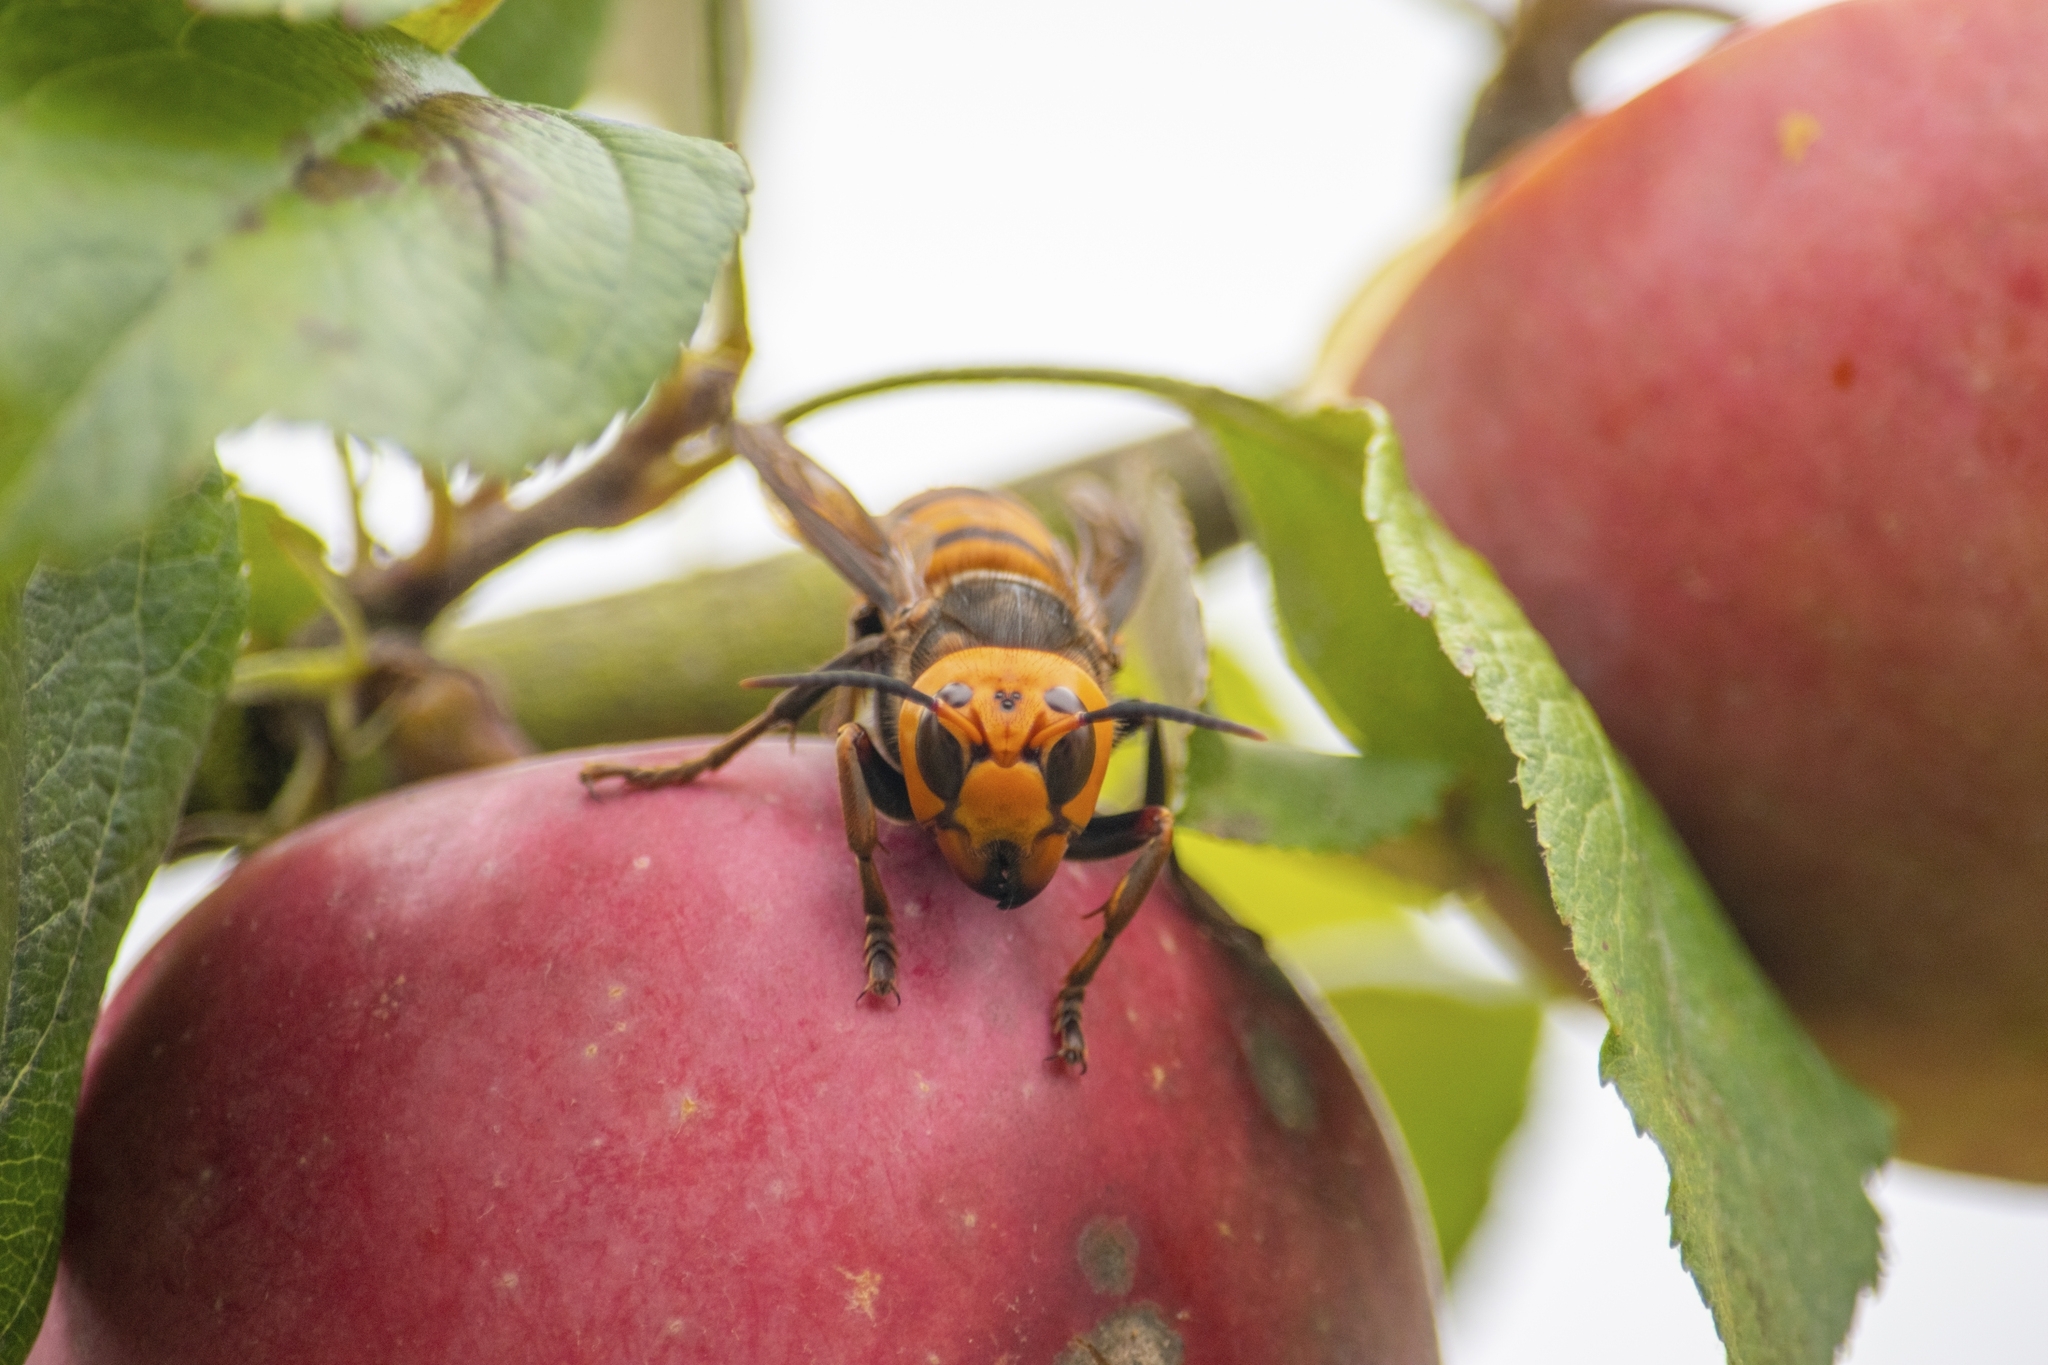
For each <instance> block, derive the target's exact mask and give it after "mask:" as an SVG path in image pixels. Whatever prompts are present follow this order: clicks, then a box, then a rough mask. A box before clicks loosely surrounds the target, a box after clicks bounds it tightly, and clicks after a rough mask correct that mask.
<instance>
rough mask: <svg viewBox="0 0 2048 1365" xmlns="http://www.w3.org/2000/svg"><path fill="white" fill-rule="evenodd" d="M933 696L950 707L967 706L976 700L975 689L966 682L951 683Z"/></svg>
mask: <svg viewBox="0 0 2048 1365" xmlns="http://www.w3.org/2000/svg"><path fill="white" fill-rule="evenodd" d="M932 696H933V697H934V698H936V699H937V700H939V701H942V702H944V703H945V704H946V705H948V706H965V705H967V703H968V702H971V701H973V700H974V689H973V688H971V687H969V686H968V685H967V684H966V683H964V682H949V683H947V684H946V685H945V686H944V687H942V688H940V689H939V690H938V691H936V692H934V693H933V694H932Z"/></svg>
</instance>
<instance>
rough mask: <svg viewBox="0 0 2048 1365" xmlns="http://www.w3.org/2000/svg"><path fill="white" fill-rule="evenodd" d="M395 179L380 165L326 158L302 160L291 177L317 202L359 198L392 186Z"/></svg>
mask: <svg viewBox="0 0 2048 1365" xmlns="http://www.w3.org/2000/svg"><path fill="white" fill-rule="evenodd" d="M397 183H398V182H396V181H395V180H393V179H392V178H391V177H390V175H389V174H387V173H386V172H385V171H384V169H383V168H382V167H380V166H355V165H350V164H349V163H348V162H345V161H330V160H326V159H319V160H313V161H307V162H305V163H303V164H302V165H300V167H299V173H298V174H297V175H295V176H293V177H292V188H293V189H295V190H297V191H298V192H299V193H300V194H301V195H303V196H305V197H306V198H308V199H310V200H312V201H313V202H314V203H316V204H332V203H335V202H337V201H339V200H342V199H360V198H363V197H364V196H366V195H371V194H379V193H383V192H385V191H388V190H391V189H395V188H396V187H397Z"/></svg>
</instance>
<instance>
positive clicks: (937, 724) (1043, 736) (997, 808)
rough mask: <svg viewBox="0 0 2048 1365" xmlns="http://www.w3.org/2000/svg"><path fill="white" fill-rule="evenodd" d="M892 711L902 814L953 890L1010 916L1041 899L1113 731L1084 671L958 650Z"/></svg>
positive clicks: (1097, 790) (1054, 660)
mask: <svg viewBox="0 0 2048 1365" xmlns="http://www.w3.org/2000/svg"><path fill="white" fill-rule="evenodd" d="M916 685H917V688H918V690H919V691H921V692H924V693H925V694H927V695H928V696H930V697H933V698H934V699H936V700H937V702H938V706H937V707H936V708H935V709H931V710H927V709H926V708H924V707H922V706H919V705H917V704H916V703H913V702H904V703H902V709H901V711H899V712H898V714H897V721H896V734H897V745H898V748H899V751H900V756H901V758H902V765H903V777H904V781H905V783H906V784H907V785H908V786H909V788H910V806H911V810H912V811H913V812H915V814H916V815H917V818H918V820H919V821H920V822H922V823H923V824H924V826H925V827H926V828H928V829H929V830H931V832H932V835H933V837H934V838H935V839H937V841H938V845H939V850H940V851H941V852H942V853H944V854H945V855H946V861H947V862H948V863H950V864H952V867H953V870H954V871H955V872H957V873H958V874H959V875H960V880H961V881H964V882H966V883H967V884H968V885H969V886H971V887H973V888H974V889H975V890H976V891H979V892H980V893H981V894H982V895H984V896H987V897H988V898H989V899H990V900H992V901H994V902H995V903H996V904H997V905H998V906H1001V907H1002V908H1003V909H1005V910H1008V909H1011V908H1013V907H1015V906H1019V905H1022V904H1024V902H1026V901H1028V900H1030V899H1031V898H1032V897H1033V896H1035V895H1037V894H1038V893H1039V892H1040V891H1043V890H1044V889H1045V887H1046V883H1048V882H1050V881H1051V880H1052V875H1053V873H1055V872H1057V871H1058V870H1059V866H1060V860H1061V859H1062V858H1064V857H1066V854H1067V836H1068V835H1070V834H1071V833H1073V832H1074V831H1075V830H1078V829H1080V828H1081V827H1082V826H1084V825H1086V824H1087V823H1088V821H1089V820H1090V819H1091V818H1092V817H1093V816H1094V814H1095V800H1096V798H1097V796H1099V795H1100V794H1101V792H1102V775H1103V774H1104V773H1105V772H1107V771H1108V769H1109V748H1110V743H1111V741H1112V740H1113V739H1114V737H1115V731H1116V723H1115V722H1114V721H1110V720H1101V721H1096V722H1094V723H1092V724H1083V723H1081V719H1080V718H1081V716H1082V714H1083V713H1084V712H1088V711H1094V710H1097V709H1099V708H1101V707H1103V706H1105V705H1107V704H1108V699H1107V698H1106V697H1104V696H1103V694H1102V689H1101V688H1100V687H1098V686H1097V685H1096V682H1095V679H1094V678H1092V677H1090V676H1089V675H1088V672H1087V670H1086V669H1084V668H1082V667H1081V666H1080V665H1079V664H1077V663H1075V662H1074V661H1073V660H1071V659H1066V658H1062V657H1061V656H1059V655H1057V654H1047V653H1045V652H1043V651H1041V650H1035V649H997V648H986V647H985V648H979V649H963V650H960V651H958V652H956V653H953V654H948V655H946V656H945V657H944V658H942V659H940V660H939V661H938V662H937V663H935V664H933V665H932V666H931V667H930V668H929V669H927V670H926V671H925V673H924V676H922V677H920V678H919V679H918V680H917V684H916Z"/></svg>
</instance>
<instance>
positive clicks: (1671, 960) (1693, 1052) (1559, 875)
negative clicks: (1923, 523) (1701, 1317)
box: [1365, 424, 1890, 1365]
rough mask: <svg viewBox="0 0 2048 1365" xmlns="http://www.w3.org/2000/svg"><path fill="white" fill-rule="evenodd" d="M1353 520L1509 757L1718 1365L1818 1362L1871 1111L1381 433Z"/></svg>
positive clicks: (1881, 1150) (1868, 1232) (1585, 708)
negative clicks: (1361, 524) (1360, 520)
mask: <svg viewBox="0 0 2048 1365" xmlns="http://www.w3.org/2000/svg"><path fill="white" fill-rule="evenodd" d="M1365 504H1366V514H1367V517H1368V518H1369V519H1370V521H1371V523H1372V526H1373V530H1374V532H1375V535H1376V537H1377V540H1378V544H1379V547H1380V550H1381V552H1382V553H1383V554H1384V556H1385V561H1386V566H1387V570H1388V573H1389V576H1390V578H1391V580H1392V582H1393V584H1394V588H1395V590H1396V591H1397V592H1398V593H1399V594H1400V596H1401V597H1402V598H1403V599H1404V600H1406V601H1407V602H1409V603H1410V604H1411V605H1412V606H1413V607H1414V608H1415V609H1416V610H1417V611H1419V612H1422V613H1424V614H1425V615H1426V616H1427V617H1428V619H1429V622H1430V624H1431V625H1432V626H1433V627H1434V629H1435V634H1436V637H1437V639H1438V641H1439V642H1440V644H1441V646H1442V648H1443V652H1444V654H1445V655H1446V656H1447V657H1449V658H1450V659H1453V660H1456V661H1457V662H1458V665H1459V668H1460V670H1461V671H1469V673H1470V675H1471V678H1472V685H1473V687H1474V688H1475V689H1476V691H1477V694H1478V696H1479V699H1480V701H1481V703H1482V704H1483V705H1484V706H1485V708H1486V712H1487V714H1488V715H1489V716H1490V717H1492V718H1493V719H1494V720H1495V721H1496V722H1497V723H1498V724H1499V725H1500V727H1501V729H1502V730H1503V732H1504V733H1505V734H1506V737H1507V742H1508V745H1509V747H1510V748H1512V749H1513V751H1514V753H1515V755H1516V757H1517V759H1518V760H1519V762H1518V766H1517V778H1518V781H1519V782H1520V784H1521V789H1522V793H1523V796H1524V798H1525V799H1526V800H1528V802H1529V803H1530V804H1531V805H1532V806H1533V807H1534V808H1535V813H1536V827H1537V834H1538V837H1539V839H1540V840H1541V841H1542V845H1543V848H1544V851H1545V853H1546V855H1547V858H1548V864H1549V870H1550V878H1551V886H1552V890H1553V892H1554V895H1555V898H1556V902H1557V908H1558V912H1559V914H1560V915H1562V916H1563V918H1564V920H1565V922H1566V924H1568V925H1569V926H1570V928H1571V931H1572V946H1573V949H1574V951H1575V952H1576V953H1577V954H1578V957H1579V960H1580V962H1582V963H1583V964H1585V967H1586V971H1587V973H1588V975H1589V976H1590V978H1591V980H1592V983H1593V986H1594V989H1595V990H1597V991H1598V992H1599V995H1600V1000H1601V1003H1602V1004H1603V1005H1604V1006H1605V1007H1606V1010H1607V1018H1608V1025H1609V1029H1608V1035H1607V1041H1606V1043H1605V1045H1604V1046H1603V1048H1602V1052H1601V1069H1602V1073H1603V1075H1604V1076H1605V1077H1606V1079H1607V1080H1609V1081H1610V1082H1612V1083H1613V1085H1614V1087H1615V1088H1616V1089H1617V1090H1618V1091H1620V1092H1621V1097H1622V1099H1623V1100H1624V1101H1626V1102H1627V1104H1628V1107H1629V1112H1630V1113H1631V1114H1632V1115H1633V1116H1634V1118H1635V1122H1636V1125H1637V1127H1638V1128H1640V1129H1641V1130H1642V1131H1644V1132H1647V1133H1648V1134H1649V1135H1650V1136H1651V1137H1652V1138H1654V1139H1655V1140H1656V1142H1657V1145H1658V1146H1659V1147H1660V1148H1662V1149H1663V1152H1664V1158H1665V1161H1666V1162H1667V1163H1668V1164H1669V1165H1670V1168H1671V1227H1672V1237H1673V1240H1674V1241H1675V1242H1676V1243H1677V1244H1678V1247H1679V1251H1680V1254H1681V1256H1682V1257H1683V1258H1684V1261H1685V1265H1686V1268H1687V1269H1688V1270H1690V1271H1691V1272H1692V1275H1693V1278H1694V1279H1695V1280H1696V1281H1697V1282H1698V1284H1699V1287H1700V1292H1701V1295H1702V1297H1704V1298H1705V1299H1706V1301H1707V1305H1708V1307H1709V1308H1711V1309H1712V1310H1713V1314H1714V1322H1715V1325H1716V1327H1717V1328H1718V1329H1719V1331H1720V1334H1721V1340H1722V1341H1723V1342H1724V1343H1725V1344H1726V1345H1727V1348H1728V1356H1729V1359H1730V1361H1731V1362H1734V1365H1762V1363H1763V1362H1785V1363H1786V1365H1824V1362H1827V1361H1830V1360H1832V1359H1833V1356H1834V1350H1835V1347H1836V1345H1837V1344H1838V1343H1839V1342H1840V1341H1841V1340H1842V1337H1843V1335H1844V1334H1845V1333H1846V1332H1847V1331H1848V1328H1849V1323H1850V1319H1851V1316H1852V1314H1853V1312H1854V1310H1855V1306H1856V1299H1857V1296H1858V1294H1859V1292H1860V1291H1861V1290H1862V1289H1864V1288H1865V1287H1866V1286H1869V1285H1871V1284H1874V1283H1875V1281H1876V1278H1877V1272H1878V1250H1879V1248H1878V1220H1877V1214H1876V1211H1875V1210H1873V1209H1872V1208H1871V1205H1870V1201H1869V1199H1868V1198H1867V1197H1866V1196H1865V1194H1864V1190H1863V1186H1864V1182H1865V1180H1866V1179H1867V1178H1868V1177H1869V1175H1870V1174H1871V1173H1872V1172H1873V1171H1874V1170H1875V1169H1876V1168H1877V1166H1878V1165H1879V1164H1880V1163H1881V1162H1883V1161H1884V1159H1885V1157H1886V1155H1887V1152H1888V1149H1889V1142H1890V1133H1889V1125H1888V1123H1887V1121H1886V1118H1885V1116H1884V1114H1883V1112H1882V1111H1881V1110H1880V1109H1879V1108H1878V1106H1877V1105H1876V1104H1875V1103H1874V1102H1872V1101H1871V1100H1870V1099H1869V1098H1868V1097H1866V1096H1865V1095H1863V1094H1862V1093H1861V1092H1860V1091H1858V1090H1856V1089H1855V1088H1854V1087H1853V1086H1851V1085H1850V1084H1849V1083H1848V1082H1847V1081H1845V1080H1844V1079H1843V1078H1842V1077H1841V1076H1840V1075H1838V1074H1837V1073H1836V1072H1835V1071H1834V1070H1833V1069H1832V1068H1831V1067H1830V1066H1829V1065H1828V1064H1827V1062H1826V1060H1825V1059H1824V1058H1823V1057H1822V1056H1821V1054H1820V1052H1819V1051H1818V1050H1817V1049H1816V1048H1815V1047H1814V1045H1813V1043H1812V1041H1811V1040H1810V1039H1808V1038H1807V1036H1806V1034H1805V1033H1804V1032H1803V1031H1801V1029H1800V1027H1799V1025H1798V1024H1797V1023H1796V1022H1795V1021H1794V1020H1793V1018H1792V1016H1791V1015H1790V1014H1789V1013H1788V1012H1787V1011H1786V1009H1785V1007H1784V1004H1783V1003H1782V1002H1781V1001H1780V1000H1779V999H1778V997H1777V995H1776V993H1775V992H1774V991H1773V990H1772V989H1771V987H1770V985H1769V983H1768V982H1766V981H1765V980H1764V978H1763V976H1762V974H1761V972H1760V971H1759V970H1758V969H1757V966H1756V963H1755V962H1754V960H1753V959H1752V958H1751V957H1750V955H1749V953H1748V951H1747V950H1746V949H1745V948H1744V946H1743V944H1742V942H1741V940H1739V939H1738V938H1737V937H1736V935H1735V932H1734V930H1733V929H1732V928H1730V927H1729V924H1728V921H1727V920H1726V919H1725V918H1724V917H1723V916H1722V914H1721V912H1720V908H1719V906H1718V905H1717V904H1716V903H1715V901H1714V898H1713V894H1712V893H1711V892H1710V891H1708V889H1707V887H1706V883H1705V882H1704V881H1703V880H1702V879H1701V877H1700V875H1699V872H1698V870H1697V869H1696V868H1695V867H1694V866H1693V864H1692V862H1691V859H1690V857H1689V856H1688V855H1687V853H1686V851H1685V849H1684V847H1683V846H1682V845H1681V844H1680V843H1679V841H1678V838H1677V836H1676V835H1675V834H1674V833H1673V832H1672V830H1671V828H1670V826H1669V824H1668V823H1667V822H1666V820H1665V818H1664V815H1663V813H1662V812H1661V811H1660V810H1659V809H1658V807H1657V804H1656V802H1655V801H1653V800H1652V799H1651V797H1650V796H1649V794H1648V792H1647V791H1646V790H1645V789H1644V788H1643V786H1642V784H1641V782H1640V781H1639V780H1638V779H1637V778H1636V776H1635V774H1634V772H1633V771H1632V770H1631V769H1630V768H1629V766H1628V764H1627V762H1626V761H1625V760H1624V759H1623V758H1622V757H1621V756H1620V754H1619V753H1617V752H1616V751H1615V749H1614V747H1613V746H1612V744H1610V743H1609V741H1608V739H1607V736H1606V734H1605V732H1604V731H1602V729H1601V728H1600V722H1599V720H1598V719H1597V718H1596V717H1595V716H1594V714H1593V710H1592V707H1591V706H1589V705H1588V704H1587V702H1586V700H1585V698H1584V697H1583V696H1581V695H1580V694H1579V692H1578V691H1577V689H1575V688H1574V687H1573V686H1572V685H1571V683H1570V681H1569V680H1568V679H1567V678H1566V677H1565V675H1564V672H1563V670H1562V669H1561V668H1559V666H1558V664H1557V660H1556V658H1555V657H1554V656H1553V655H1552V654H1551V652H1550V648H1549V646H1547V645H1546V644H1545V643H1544V642H1543V640H1542V638H1541V637H1540V636H1538V635H1537V634H1536V632H1535V630H1534V629H1532V628H1531V627H1530V625H1529V623H1528V621H1527V620H1526V619H1525V618H1524V617H1523V616H1522V613H1521V610H1520V608H1519V607H1517V606H1516V605H1515V602H1514V599H1513V598H1512V597H1510V596H1509V595H1508V593H1507V591H1506V590H1505V589H1504V588H1502V586H1501V585H1500V582H1499V580H1498V579H1497V578H1495V577H1494V575H1493V571H1492V570H1491V569H1490V568H1488V567H1487V565H1486V564H1485V562H1484V561H1482V560H1481V559H1480V558H1479V557H1478V556H1477V555H1476V554H1474V553H1473V552H1472V551H1470V550H1468V549H1466V548H1465V547H1464V546H1462V545H1460V544H1459V543H1458V542H1457V541H1455V540H1454V539H1452V537H1451V535H1450V533H1449V532H1447V531H1445V530H1444V528H1443V527H1442V526H1441V525H1440V524H1438V522H1437V521H1436V520H1435V518H1434V516H1433V515H1432V514H1431V513H1430V511H1429V510H1428V508H1427V507H1426V506H1425V505H1424V504H1423V502H1422V501H1421V499H1420V498H1419V497H1417V496H1416V494H1415V492H1414V490H1413V488H1412V487H1411V486H1410V485H1409V483H1408V478H1407V473H1406V471H1405V469H1404V468H1403V467H1402V464H1401V456H1400V451H1399V448H1398V446H1397V444H1396V442H1395V440H1394V438H1393V435H1392V433H1391V432H1390V431H1389V430H1388V429H1387V428H1386V427H1385V426H1384V424H1381V425H1380V426H1379V428H1378V430H1377V431H1376V432H1375V433H1374V436H1373V442H1372V446H1371V450H1370V454H1369V457H1368V462H1367V482H1366V493H1365Z"/></svg>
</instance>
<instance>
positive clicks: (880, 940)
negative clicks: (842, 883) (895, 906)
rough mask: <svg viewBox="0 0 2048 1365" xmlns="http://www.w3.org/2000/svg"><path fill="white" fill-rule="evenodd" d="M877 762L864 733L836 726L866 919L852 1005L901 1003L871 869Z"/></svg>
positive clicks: (843, 797)
mask: <svg viewBox="0 0 2048 1365" xmlns="http://www.w3.org/2000/svg"><path fill="white" fill-rule="evenodd" d="M880 763H881V758H880V755H878V754H876V752H875V746H874V742H873V741H872V740H870V739H869V738H868V732H867V731H865V730H863V729H861V728H860V726H858V725H856V724H853V723H851V722H848V723H847V724H845V725H842V726H840V727H839V809H840V811H841V812H842V813H843V814H844V815H845V816H846V846H847V847H848V848H849V849H852V850H853V856H854V858H855V859H857V860H858V861H859V863H860V903H861V909H862V911H863V912H864V913H865V914H866V916H867V937H866V941H865V942H864V943H863V944H862V946H861V959H862V961H863V962H865V963H866V964H867V969H868V984H867V985H865V986H863V987H862V988H861V992H860V995H859V996H858V997H856V1001H858V1000H864V999H866V998H867V997H868V996H871V995H872V996H873V997H875V999H877V1000H880V999H881V998H882V997H883V996H885V995H892V996H895V997H896V1001H897V1003H898V1004H901V1003H902V1001H903V997H902V996H901V995H900V994H898V993H897V990H896V927H895V925H894V923H892V922H891V920H890V918H889V893H888V892H886V891H884V890H883V889H882V878H881V874H880V873H878V872H876V871H875V803H874V800H873V799H872V798H871V797H870V796H869V794H868V776H867V771H866V770H867V769H868V768H869V767H870V766H873V765H875V764H880ZM882 766H887V765H886V764H884V765H882ZM892 771H893V770H892ZM901 780H902V779H900V778H899V779H898V781H901Z"/></svg>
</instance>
